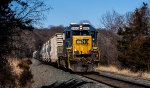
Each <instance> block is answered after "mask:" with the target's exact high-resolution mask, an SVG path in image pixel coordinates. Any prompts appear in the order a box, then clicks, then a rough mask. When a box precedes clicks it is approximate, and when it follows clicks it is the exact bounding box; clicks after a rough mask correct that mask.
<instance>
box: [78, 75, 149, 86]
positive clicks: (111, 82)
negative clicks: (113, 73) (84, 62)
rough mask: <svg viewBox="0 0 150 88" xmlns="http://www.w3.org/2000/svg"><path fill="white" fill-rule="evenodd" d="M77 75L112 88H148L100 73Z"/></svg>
mask: <svg viewBox="0 0 150 88" xmlns="http://www.w3.org/2000/svg"><path fill="white" fill-rule="evenodd" d="M78 75H80V76H83V77H86V78H88V79H91V80H94V81H97V82H100V83H103V84H106V85H108V86H111V87H114V88H150V85H146V84H140V83H135V82H131V81H127V80H123V79H118V78H114V77H108V76H106V75H102V74H100V73H92V74H78Z"/></svg>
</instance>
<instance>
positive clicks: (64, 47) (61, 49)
mask: <svg viewBox="0 0 150 88" xmlns="http://www.w3.org/2000/svg"><path fill="white" fill-rule="evenodd" d="M36 52H37V51H35V52H34V53H33V56H34V57H35V55H38V56H39V58H40V59H41V60H42V61H45V62H48V63H56V64H57V66H62V67H64V68H67V69H70V70H72V71H74V72H91V71H95V68H96V67H98V66H99V63H100V51H99V48H98V43H97V31H96V29H95V28H94V27H93V26H92V25H90V24H89V23H81V24H76V23H71V24H70V26H68V27H66V29H65V30H64V32H63V33H56V34H55V35H54V36H53V37H51V38H50V39H49V40H48V41H47V42H46V43H44V44H43V46H42V48H41V49H40V51H39V52H37V53H38V54H37V53H36ZM39 54H40V55H39Z"/></svg>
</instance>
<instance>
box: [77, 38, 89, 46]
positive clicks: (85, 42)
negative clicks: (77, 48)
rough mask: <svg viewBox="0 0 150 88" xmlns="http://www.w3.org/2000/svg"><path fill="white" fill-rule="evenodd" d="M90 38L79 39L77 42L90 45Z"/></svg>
mask: <svg viewBox="0 0 150 88" xmlns="http://www.w3.org/2000/svg"><path fill="white" fill-rule="evenodd" d="M88 40H89V39H77V40H76V44H83V45H88Z"/></svg>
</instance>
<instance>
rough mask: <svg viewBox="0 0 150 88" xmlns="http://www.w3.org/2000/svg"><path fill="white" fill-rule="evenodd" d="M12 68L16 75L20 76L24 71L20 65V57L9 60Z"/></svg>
mask: <svg viewBox="0 0 150 88" xmlns="http://www.w3.org/2000/svg"><path fill="white" fill-rule="evenodd" d="M8 62H9V64H10V66H11V68H12V73H14V74H15V75H16V76H18V77H19V76H20V75H21V74H22V72H23V69H21V68H20V67H19V66H18V65H19V64H20V63H21V62H22V61H21V60H20V59H18V58H11V59H9V60H8Z"/></svg>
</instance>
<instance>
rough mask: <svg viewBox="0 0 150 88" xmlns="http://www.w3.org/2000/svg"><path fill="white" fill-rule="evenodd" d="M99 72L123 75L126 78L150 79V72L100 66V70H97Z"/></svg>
mask: <svg viewBox="0 0 150 88" xmlns="http://www.w3.org/2000/svg"><path fill="white" fill-rule="evenodd" d="M97 70H100V71H106V72H112V73H115V74H121V75H126V76H131V77H141V78H144V79H150V72H142V73H141V72H137V73H135V72H132V71H130V70H129V69H122V70H120V69H118V68H117V67H115V66H107V67H106V66H100V67H99V68H97Z"/></svg>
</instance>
